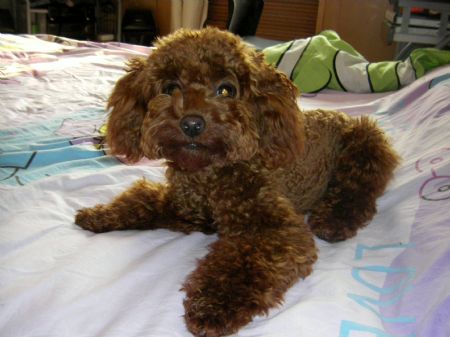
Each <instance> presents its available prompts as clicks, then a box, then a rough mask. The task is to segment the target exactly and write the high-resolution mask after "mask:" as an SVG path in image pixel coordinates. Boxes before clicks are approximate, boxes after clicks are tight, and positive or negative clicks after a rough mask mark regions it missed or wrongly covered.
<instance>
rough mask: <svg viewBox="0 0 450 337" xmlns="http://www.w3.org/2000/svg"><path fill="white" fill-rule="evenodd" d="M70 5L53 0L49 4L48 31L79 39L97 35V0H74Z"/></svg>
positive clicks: (92, 38) (88, 38)
mask: <svg viewBox="0 0 450 337" xmlns="http://www.w3.org/2000/svg"><path fill="white" fill-rule="evenodd" d="M73 3H74V5H73V6H68V5H66V4H65V3H61V2H59V1H52V2H51V4H50V5H49V6H48V17H47V18H48V27H47V29H48V33H49V34H54V35H58V36H65V37H69V38H73V39H78V40H94V39H95V37H96V33H97V32H96V17H95V0H93V1H73Z"/></svg>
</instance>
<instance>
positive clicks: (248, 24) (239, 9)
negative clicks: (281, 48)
mask: <svg viewBox="0 0 450 337" xmlns="http://www.w3.org/2000/svg"><path fill="white" fill-rule="evenodd" d="M263 9H264V0H228V25H227V27H228V30H229V31H230V32H232V33H234V34H236V35H239V36H240V37H242V38H243V40H244V41H245V42H247V43H248V44H250V45H252V46H253V47H255V48H256V49H259V50H262V49H264V48H266V47H269V46H273V45H275V44H278V43H281V42H283V41H277V40H270V39H265V38H261V37H257V36H255V35H256V31H257V29H258V24H259V20H260V19H261V15H262V12H263Z"/></svg>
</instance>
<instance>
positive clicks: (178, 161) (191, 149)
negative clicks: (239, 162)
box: [161, 141, 226, 172]
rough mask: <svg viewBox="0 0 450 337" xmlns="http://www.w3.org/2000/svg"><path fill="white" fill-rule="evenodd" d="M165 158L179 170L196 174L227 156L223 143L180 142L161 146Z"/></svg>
mask: <svg viewBox="0 0 450 337" xmlns="http://www.w3.org/2000/svg"><path fill="white" fill-rule="evenodd" d="M161 148H162V153H163V157H164V158H166V159H167V161H168V164H169V165H170V166H172V167H173V168H175V169H177V170H182V171H189V172H195V171H198V170H200V169H202V168H204V167H206V166H209V165H211V164H212V163H213V162H218V161H219V160H221V159H223V158H224V157H225V154H226V150H225V146H224V144H223V143H222V142H218V141H217V142H213V143H211V144H203V143H200V142H194V141H189V142H179V143H171V144H161Z"/></svg>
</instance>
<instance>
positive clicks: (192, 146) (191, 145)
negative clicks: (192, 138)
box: [184, 143, 206, 151]
mask: <svg viewBox="0 0 450 337" xmlns="http://www.w3.org/2000/svg"><path fill="white" fill-rule="evenodd" d="M184 148H185V149H186V150H188V151H202V150H205V149H206V146H204V145H202V144H199V143H189V144H186V145H184Z"/></svg>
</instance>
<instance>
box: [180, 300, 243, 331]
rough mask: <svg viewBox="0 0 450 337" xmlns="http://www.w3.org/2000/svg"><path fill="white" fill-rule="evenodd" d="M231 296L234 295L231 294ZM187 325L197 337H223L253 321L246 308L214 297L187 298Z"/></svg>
mask: <svg viewBox="0 0 450 337" xmlns="http://www.w3.org/2000/svg"><path fill="white" fill-rule="evenodd" d="M230 296H233V295H231V294H230ZM184 308H185V316H184V319H185V321H186V326H187V328H188V329H189V331H190V332H191V333H192V334H193V335H194V336H196V337H221V336H228V335H231V334H232V333H235V332H236V331H237V330H238V329H239V328H241V327H242V326H244V325H246V324H247V323H249V322H250V321H251V316H252V315H251V314H250V315H249V314H248V313H247V314H246V313H245V309H244V308H239V307H232V306H231V305H230V303H227V302H223V301H222V299H219V298H214V297H212V298H211V297H205V296H202V295H199V296H197V297H191V298H187V299H186V300H185V301H184Z"/></svg>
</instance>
